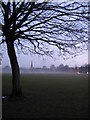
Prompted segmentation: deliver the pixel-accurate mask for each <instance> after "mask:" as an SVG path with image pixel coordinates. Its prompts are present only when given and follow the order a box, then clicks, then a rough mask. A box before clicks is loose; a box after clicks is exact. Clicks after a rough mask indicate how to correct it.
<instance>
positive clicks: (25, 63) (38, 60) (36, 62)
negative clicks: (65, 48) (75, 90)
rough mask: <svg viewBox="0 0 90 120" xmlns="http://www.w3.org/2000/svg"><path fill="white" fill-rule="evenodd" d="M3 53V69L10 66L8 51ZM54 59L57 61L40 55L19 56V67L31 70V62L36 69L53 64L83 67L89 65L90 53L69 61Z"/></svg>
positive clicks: (57, 57)
mask: <svg viewBox="0 0 90 120" xmlns="http://www.w3.org/2000/svg"><path fill="white" fill-rule="evenodd" d="M3 53H4V54H3V61H2V66H3V67H4V66H6V65H9V66H10V63H9V59H8V55H7V51H6V50H5V49H4V52H3ZM54 57H56V60H55V59H52V58H50V57H46V56H43V57H42V56H41V57H40V56H38V55H30V54H29V55H23V54H17V58H18V62H19V66H20V67H25V68H30V63H31V61H33V66H34V67H43V66H47V67H50V66H51V65H52V64H54V65H55V66H59V65H60V64H64V65H66V64H67V65H69V66H73V67H74V66H81V65H84V64H87V63H88V52H87V51H86V52H85V53H83V54H82V55H78V56H76V57H74V58H69V59H67V60H63V58H62V57H60V56H54Z"/></svg>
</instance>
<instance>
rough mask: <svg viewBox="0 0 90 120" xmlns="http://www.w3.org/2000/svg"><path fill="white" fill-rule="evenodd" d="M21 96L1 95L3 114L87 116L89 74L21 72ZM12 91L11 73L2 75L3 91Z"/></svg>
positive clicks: (46, 116) (60, 116)
mask: <svg viewBox="0 0 90 120" xmlns="http://www.w3.org/2000/svg"><path fill="white" fill-rule="evenodd" d="M21 87H22V90H23V93H24V95H25V96H27V97H26V98H25V99H24V100H21V101H14V100H7V99H3V105H2V110H3V111H2V112H3V114H2V115H3V118H87V117H88V76H87V75H85V74H80V75H75V74H73V75H70V74H67V75H66V74H22V75H21ZM10 93H11V75H10V74H3V75H2V94H3V95H5V96H9V95H10Z"/></svg>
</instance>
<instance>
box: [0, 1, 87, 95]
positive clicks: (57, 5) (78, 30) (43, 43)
mask: <svg viewBox="0 0 90 120" xmlns="http://www.w3.org/2000/svg"><path fill="white" fill-rule="evenodd" d="M9 1H10V0H8V2H3V0H2V2H0V7H1V9H0V12H1V13H0V14H1V16H2V20H0V26H2V30H0V32H1V33H2V36H3V38H2V41H1V42H0V44H2V43H4V42H5V43H6V45H7V52H8V56H9V59H10V63H11V68H12V86H13V87H12V96H15V97H16V96H22V91H21V87H20V70H19V65H18V61H17V57H16V51H15V48H17V50H18V51H19V52H21V51H22V52H23V53H24V54H28V52H31V53H33V54H39V55H49V56H52V54H53V50H51V48H52V47H51V46H56V47H57V48H58V49H59V52H60V55H62V56H66V55H68V54H70V55H76V53H79V52H80V51H82V50H84V49H87V43H88V40H87V39H86V37H87V28H88V24H87V21H88V7H87V2H84V3H83V2H74V1H73V2H54V3H53V2H47V1H45V2H38V0H36V1H35V2H33V1H32V0H30V1H29V2H28V1H27V0H26V1H25V2H24V0H20V1H19V2H15V0H14V2H9Z"/></svg>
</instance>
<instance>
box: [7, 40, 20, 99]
mask: <svg viewBox="0 0 90 120" xmlns="http://www.w3.org/2000/svg"><path fill="white" fill-rule="evenodd" d="M6 41H7V42H6V43H7V52H8V56H9V59H10V64H11V69H12V94H11V97H22V91H21V86H20V69H19V65H18V61H17V57H16V52H15V48H14V42H11V41H10V42H9V40H6Z"/></svg>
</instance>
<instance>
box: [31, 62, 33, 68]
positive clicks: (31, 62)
mask: <svg viewBox="0 0 90 120" xmlns="http://www.w3.org/2000/svg"><path fill="white" fill-rule="evenodd" d="M31 69H33V62H32V61H31Z"/></svg>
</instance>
